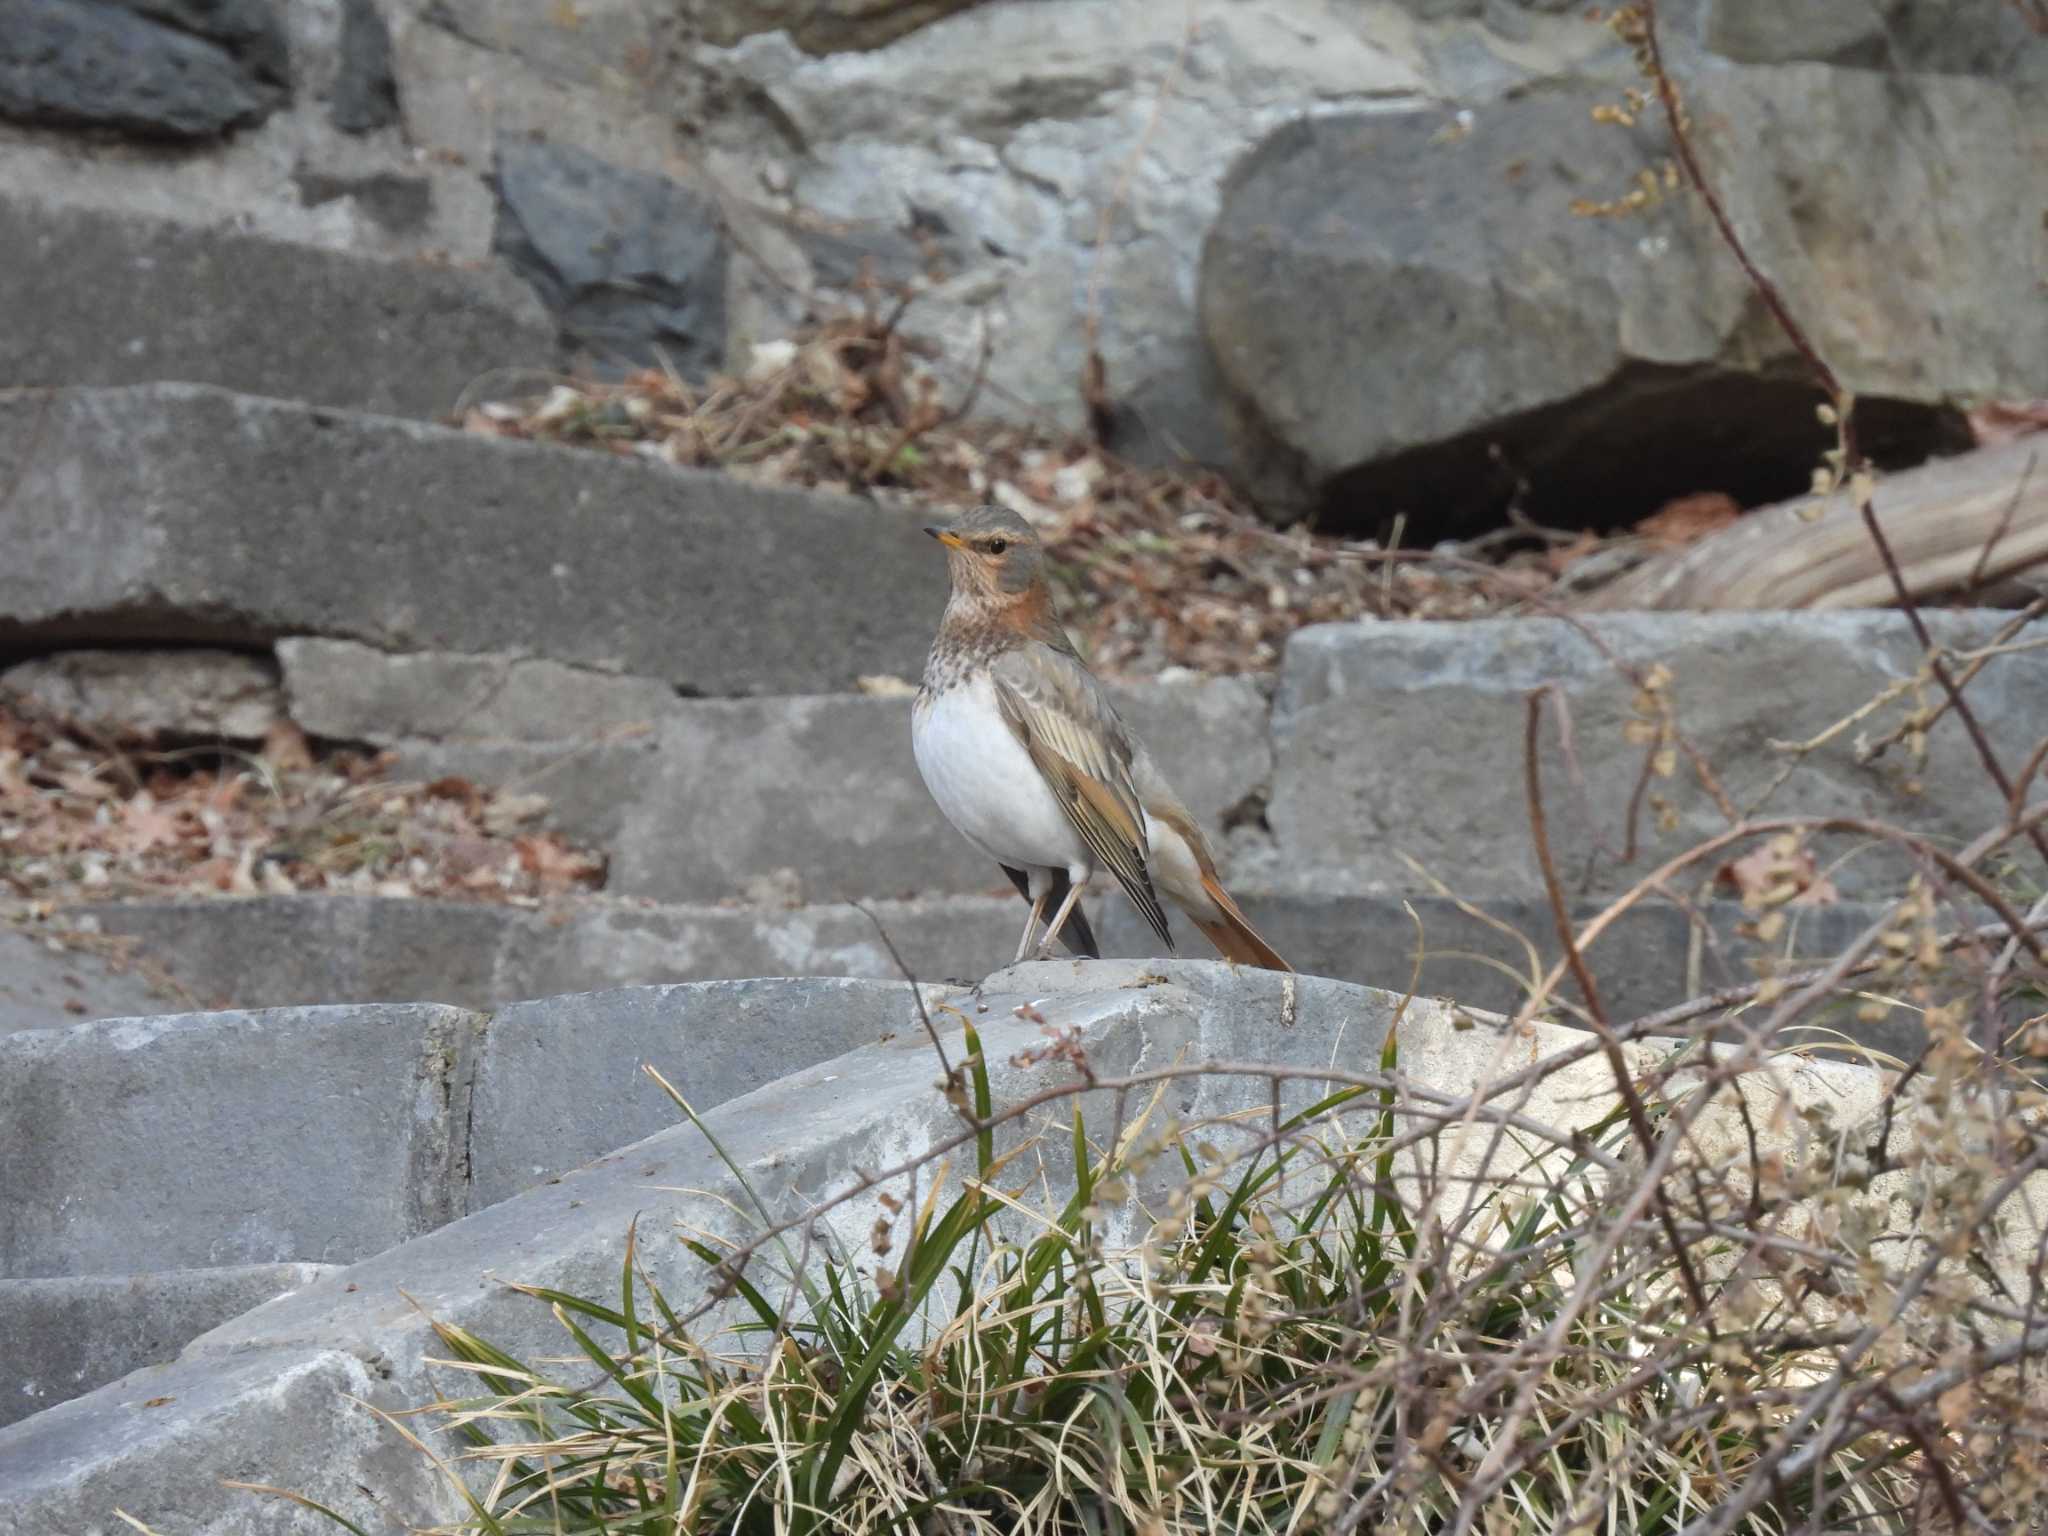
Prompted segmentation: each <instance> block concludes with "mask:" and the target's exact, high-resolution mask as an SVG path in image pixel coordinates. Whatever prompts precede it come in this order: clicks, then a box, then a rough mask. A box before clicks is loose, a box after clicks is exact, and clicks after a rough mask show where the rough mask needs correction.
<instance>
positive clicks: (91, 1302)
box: [0, 1264, 335, 1425]
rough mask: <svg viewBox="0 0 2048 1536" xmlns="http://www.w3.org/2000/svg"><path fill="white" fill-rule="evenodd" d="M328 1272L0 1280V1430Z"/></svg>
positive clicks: (167, 1354) (247, 1269) (280, 1269)
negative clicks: (1, 1426) (2, 1426)
mask: <svg viewBox="0 0 2048 1536" xmlns="http://www.w3.org/2000/svg"><path fill="white" fill-rule="evenodd" d="M333 1273H335V1270H334V1268H333V1267H332V1266H330V1265H325V1264H240V1265H233V1266H229V1267H227V1268H221V1269H175V1270H168V1271H165V1272H162V1273H159V1274H149V1275H81V1276H66V1277H63V1278H61V1279H52V1280H0V1425H6V1424H12V1423H13V1422H14V1421H15V1420H17V1419H25V1418H27V1417H28V1416H29V1415H30V1414H32V1413H40V1412H42V1410H43V1409H45V1408H49V1407H52V1406H54V1405H55V1404H57V1403H62V1402H68V1401H70V1400H71V1399H72V1398H74V1397H82V1396H83V1395H84V1394H86V1393H87V1392H90V1391H92V1390H93V1389H94V1388H95V1387H101V1386H104V1385H106V1384H107V1383H108V1382H110V1381H118V1380H119V1379H120V1378H121V1377H123V1376H126V1375H128V1374H129V1373H130V1372H131V1371H138V1370H141V1369H142V1368H143V1367H144V1366H149V1365H163V1364H165V1363H166V1362H168V1361H171V1360H174V1359H176V1358H177V1354H178V1351H179V1350H181V1349H183V1348H184V1347H185V1345H186V1344H188V1343H189V1342H191V1340H193V1339H195V1338H197V1337H198V1336H199V1335H200V1334H202V1333H205V1332H206V1331H207V1330H208V1329H210V1328H217V1327H219V1326H220V1325H221V1324H222V1323H224V1322H227V1321H228V1320H229V1319H230V1318H234V1317H239V1316H241V1315H242V1314H243V1313H244V1312H247V1311H248V1310H249V1309H250V1308H251V1307H256V1306H261V1305H262V1304H263V1303H264V1302H266V1301H269V1300H270V1299H271V1298H272V1297H275V1296H282V1295H284V1294H285V1293H286V1292H288V1291H293V1290H296V1289H298V1288H299V1287H300V1286H302V1285H307V1284H310V1283H311V1282H313V1281H315V1280H318V1279H321V1278H323V1277H325V1276H327V1275H331V1274H333Z"/></svg>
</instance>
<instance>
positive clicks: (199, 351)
mask: <svg viewBox="0 0 2048 1536" xmlns="http://www.w3.org/2000/svg"><path fill="white" fill-rule="evenodd" d="M0 250H6V251H10V252H14V253H17V255H16V258H15V259H12V260H9V261H5V262H0V314H5V315H6V316H7V317H8V330H7V351H6V360H5V363H4V364H0V388H14V387H17V386H22V385H64V384H90V385H124V384H144V383H151V382H154V381H156V380H161V379H176V380H181V381H185V382H188V383H193V384H216V385H220V386H222V387H225V388H228V389H237V390H242V391H245V392H247V393H249V394H252V395H267V396H276V397H279V398H283V399H291V400H304V401H307V402H308V403H310V404H313V405H327V406H340V407H345V408H350V409H355V410H365V411H383V412H389V413H391V414H393V415H400V416H422V417H424V416H438V415H441V414H443V413H445V412H447V411H449V410H451V409H453V408H454V406H455V404H456V401H457V399H458V398H459V397H460V395H461V394H462V391H463V390H464V389H465V388H466V387H467V386H468V385H469V384H470V383H471V382H472V381H473V380H475V379H476V378H478V377H479V376H480V375H482V374H485V373H488V372H490V371H491V370H493V369H499V368H533V367H541V368H546V367H549V366H551V365H552V364H553V362H554V360H555V342H554V331H553V327H551V326H550V325H549V324H548V323H547V320H546V317H545V316H544V315H543V314H542V313H541V310H540V306H539V305H538V304H536V303H535V302H534V301H533V298H532V295H530V294H528V293H526V292H525V291H524V289H523V288H522V287H521V286H520V285H519V284H518V283H517V282H515V281H513V280H512V279H510V278H508V277H505V276H503V275H501V274H494V273H491V272H488V271H456V270H452V269H449V268H446V267H435V266H429V265H426V264H424V263H420V262H405V261H381V260H375V259H371V258H368V257H361V256H351V255H345V254H343V253H341V252H338V251H327V250H319V249H316V248H314V247H312V246H308V245H299V244H293V243H290V242H285V241H277V240H269V239H265V238H263V237H262V236H259V235H250V234H241V233H237V232H236V231H235V230H233V229H228V228H196V227H193V226H191V225H185V224H178V223H172V222H168V221H164V220H158V219H151V218H145V217H142V216H139V215H130V214H117V213H108V212H100V211H97V210H91V209H84V208H65V207H52V206H48V205H46V204H44V203H42V202H39V201H37V200H36V199H35V198H33V197H18V196H0ZM286 315H289V316H290V317H291V335H292V337H293V338H294V339H293V340H291V341H290V342H289V343H287V341H286V340H285V338H284V335H283V333H281V332H280V330H279V328H278V327H279V317H280V316H286ZM18 408H19V407H17V409H18ZM141 425H142V424H141V423H139V422H131V426H132V427H135V428H138V429H139V428H140V427H141ZM144 435H146V436H150V437H154V436H156V434H155V433H153V432H151V433H146V434H144ZM168 435H169V436H170V437H171V438H172V439H175V437H176V435H177V434H176V431H175V428H173V429H172V431H171V432H170V433H169V434H168ZM226 446H227V445H226V443H224V442H215V443H214V444H213V447H214V448H215V449H222V448H225V447H226ZM243 446H244V448H245V449H246V447H247V446H248V445H243ZM9 448H10V450H11V452H10V453H9V462H11V463H16V464H19V463H23V462H25V461H26V457H27V449H26V448H25V447H24V446H23V445H22V444H20V443H18V442H10V443H9ZM137 468H138V470H140V471H141V472H144V473H147V472H149V469H148V467H147V466H137ZM343 480H344V481H345V477H343ZM332 488H333V489H334V490H335V491H336V492H337V493H338V494H339V495H340V496H341V497H342V499H343V501H344V502H346V500H347V496H348V493H347V489H346V486H345V483H343V482H342V481H337V482H336V483H335V484H334V485H333V487H332ZM206 500H207V501H208V502H209V503H214V504H218V503H219V502H221V501H223V500H225V501H228V502H230V503H232V501H233V493H232V482H228V483H227V484H226V485H224V486H223V487H221V488H219V489H216V490H215V491H214V492H213V494H212V495H210V496H208V497H207V498H206ZM336 515H337V516H341V517H344V518H345V517H346V516H348V515H349V514H348V513H347V511H346V509H345V507H337V510H336ZM415 516H417V514H415ZM425 526H431V527H439V526H440V525H439V524H438V522H436V523H432V524H426V525H425ZM10 607H11V605H9V604H5V603H0V612H4V611H7V610H8V609H9V608H10Z"/></svg>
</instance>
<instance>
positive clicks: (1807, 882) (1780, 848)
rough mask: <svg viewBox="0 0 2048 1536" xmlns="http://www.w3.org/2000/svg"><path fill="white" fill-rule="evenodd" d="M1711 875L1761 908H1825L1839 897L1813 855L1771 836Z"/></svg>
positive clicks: (1747, 902) (1753, 906)
mask: <svg viewBox="0 0 2048 1536" xmlns="http://www.w3.org/2000/svg"><path fill="white" fill-rule="evenodd" d="M1714 878H1715V879H1716V880H1717V881H1719V882H1720V883H1721V884H1723V885H1728V886H1733V887H1734V888H1735V890H1736V892H1737V894H1738V895H1740V897H1741V898H1742V904H1743V905H1744V906H1745V907H1748V908H1750V909H1751V910H1752V911H1754V910H1756V909H1758V908H1760V907H1775V906H1794V907H1828V906H1833V905H1834V904H1835V903H1836V902H1837V901H1840V900H1841V893H1840V892H1839V891H1837V890H1836V889H1835V884H1834V882H1833V881H1832V880H1826V879H1823V878H1822V877H1821V874H1820V870H1819V867H1818V866H1817V865H1816V864H1815V863H1814V859H1813V855H1812V853H1811V852H1809V851H1808V850H1807V849H1805V848H1803V847H1799V846H1796V845H1791V846H1788V845H1787V844H1786V843H1785V842H1784V841H1783V840H1781V839H1778V838H1773V839H1771V840H1770V841H1769V842H1767V843H1765V844H1763V845H1762V846H1761V847H1758V848H1753V849H1751V850H1750V851H1749V852H1748V853H1745V854H1743V855H1742V857H1740V858H1738V859H1730V860H1729V861H1728V862H1727V863H1725V864H1723V865H1722V866H1721V867H1720V868H1719V869H1717V870H1716V871H1714Z"/></svg>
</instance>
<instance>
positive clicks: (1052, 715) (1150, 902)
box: [992, 640, 1173, 952]
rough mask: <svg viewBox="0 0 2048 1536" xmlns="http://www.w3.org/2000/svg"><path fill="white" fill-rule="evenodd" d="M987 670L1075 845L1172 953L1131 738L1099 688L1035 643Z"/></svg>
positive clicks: (1075, 665)
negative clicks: (1134, 778)
mask: <svg viewBox="0 0 2048 1536" xmlns="http://www.w3.org/2000/svg"><path fill="white" fill-rule="evenodd" d="M992 671H993V674H994V678H995V690H996V703H997V705H998V706H999V707H1000V708H1001V710H1002V715H1003V720H1004V722H1005V723H1006V724H1007V725H1008V726H1009V727H1010V730H1011V733H1012V734H1014V735H1015V736H1016V738H1017V740H1018V741H1019V742H1021V743H1022V744H1023V747H1024V750H1025V751H1026V752H1028V753H1030V754H1031V761H1032V762H1033V763H1035V764H1036V765H1037V767H1038V771H1039V772H1040V773H1041V774H1042V775H1044V777H1045V782H1046V783H1047V784H1048V785H1050V786H1051V788H1052V792H1053V795H1054V796H1055V798H1057V799H1058V801H1059V803H1060V809H1061V810H1063V811H1065V812H1066V814H1067V820H1068V821H1070V822H1072V823H1073V824H1074V830H1075V831H1076V832H1079V833H1080V834H1081V840H1082V841H1083V842H1085V843H1086V844H1087V845H1088V847H1089V850H1090V851H1091V852H1092V853H1093V854H1094V855H1095V856H1096V857H1097V858H1098V859H1100V860H1101V861H1102V863H1103V864H1104V866H1106V867H1107V868H1108V870H1109V872H1110V873H1111V874H1112V875H1114V876H1116V882H1117V884H1118V885H1120V886H1122V887H1123V888H1124V892H1125V894H1126V895H1128V896H1129V897H1130V898H1131V901H1132V902H1133V903H1134V904H1135V905H1136V906H1137V908H1138V910H1139V911H1140V912H1142V913H1144V914H1145V921H1146V922H1148V923H1150V924H1151V925H1152V928H1153V931H1154V932H1156V933H1157V934H1158V935H1159V937H1160V940H1161V942H1163V943H1164V944H1165V945H1166V947H1167V949H1168V951H1169V952H1170V951H1171V950H1172V949H1173V935H1172V932H1171V930H1169V929H1168V927H1167V926H1166V909H1165V908H1163V907H1161V906H1160V905H1159V897H1158V895H1157V894H1156V893H1155V892H1154V891H1153V889H1152V878H1151V876H1150V875H1148V874H1147V873H1146V871H1145V856H1146V853H1147V849H1146V846H1145V812H1144V810H1143V808H1142V807H1141V806H1140V805H1139V803H1138V791H1137V789H1136V788H1135V787H1134V786H1133V785H1132V783H1131V744H1130V738H1129V737H1128V736H1127V735H1126V734H1125V732H1124V725H1123V721H1121V720H1119V719H1118V718H1117V714H1116V710H1115V709H1114V708H1112V707H1111V705H1110V702H1109V697H1108V695H1107V694H1105V693H1104V692H1103V689H1102V685H1101V684H1100V683H1098V682H1097V681H1096V680H1095V678H1094V676H1093V674H1091V673H1090V672H1089V671H1088V669H1087V668H1086V667H1084V666H1082V665H1081V663H1080V662H1079V661H1078V660H1077V659H1075V658H1074V657H1073V656H1071V655H1069V654H1066V653H1064V652H1061V651H1058V650H1055V649H1054V648H1053V647H1051V646H1049V645H1046V644H1044V643H1042V642H1039V641H1035V640H1034V641H1031V642H1029V643H1027V644H1024V645H1020V646H1017V647H1016V648H1015V649H1013V650H1009V651H1005V652H1004V653H1003V654H1002V655H1001V656H1000V657H998V658H997V659H996V662H995V665H994V667H993V668H992Z"/></svg>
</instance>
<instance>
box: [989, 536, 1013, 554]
mask: <svg viewBox="0 0 2048 1536" xmlns="http://www.w3.org/2000/svg"><path fill="white" fill-rule="evenodd" d="M1009 547H1010V541H1009V540H1008V539H990V540H989V541H988V552H989V553H990V554H992V555H1000V554H1001V553H1002V552H1003V551H1004V550H1006V549H1008V548H1009Z"/></svg>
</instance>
